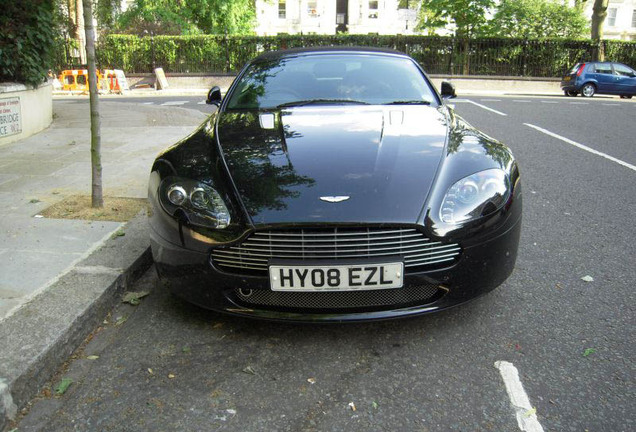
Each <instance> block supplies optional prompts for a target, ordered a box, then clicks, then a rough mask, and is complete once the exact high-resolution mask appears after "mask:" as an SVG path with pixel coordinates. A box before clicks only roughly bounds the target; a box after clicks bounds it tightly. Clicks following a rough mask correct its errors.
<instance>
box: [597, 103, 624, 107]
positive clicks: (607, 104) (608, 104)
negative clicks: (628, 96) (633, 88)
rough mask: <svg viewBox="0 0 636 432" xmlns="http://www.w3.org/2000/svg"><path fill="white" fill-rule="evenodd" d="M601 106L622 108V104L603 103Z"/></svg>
mask: <svg viewBox="0 0 636 432" xmlns="http://www.w3.org/2000/svg"><path fill="white" fill-rule="evenodd" d="M601 105H605V106H620V105H621V104H616V103H602V104H601Z"/></svg>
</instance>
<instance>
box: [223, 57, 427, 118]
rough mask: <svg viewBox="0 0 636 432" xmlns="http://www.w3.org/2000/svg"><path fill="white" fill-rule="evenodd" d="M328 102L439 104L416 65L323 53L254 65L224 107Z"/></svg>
mask: <svg viewBox="0 0 636 432" xmlns="http://www.w3.org/2000/svg"><path fill="white" fill-rule="evenodd" d="M312 104H326V105H344V104H348V105H350V104H373V105H380V104H422V105H429V104H430V105H434V106H436V105H438V102H437V97H436V96H435V94H434V92H433V90H432V89H431V87H430V85H429V83H428V81H427V80H426V78H425V77H424V75H423V74H422V73H421V72H420V70H419V69H418V67H417V66H416V65H415V63H414V62H413V61H411V60H410V59H407V58H402V57H391V56H382V55H369V54H366V55H365V54H319V55H310V56H298V57H285V58H280V59H276V60H267V61H259V62H257V63H254V64H252V65H251V66H250V67H249V69H248V70H247V71H246V72H245V73H244V74H243V76H242V77H241V79H240V81H239V82H238V83H237V85H236V86H235V87H234V89H233V91H232V93H231V95H230V96H229V101H228V104H227V106H226V109H273V108H282V107H290V106H301V105H312Z"/></svg>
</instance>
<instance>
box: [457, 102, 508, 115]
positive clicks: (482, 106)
mask: <svg viewBox="0 0 636 432" xmlns="http://www.w3.org/2000/svg"><path fill="white" fill-rule="evenodd" d="M466 102H468V103H471V104H473V105H477V106H478V107H479V108H483V109H485V110H486V111H490V112H494V113H495V114H499V115H500V116H507V115H508V114H506V113H502V112H501V111H497V110H494V109H492V108H488V107H487V106H486V105H482V104H480V103H477V102H474V101H471V100H467V101H466Z"/></svg>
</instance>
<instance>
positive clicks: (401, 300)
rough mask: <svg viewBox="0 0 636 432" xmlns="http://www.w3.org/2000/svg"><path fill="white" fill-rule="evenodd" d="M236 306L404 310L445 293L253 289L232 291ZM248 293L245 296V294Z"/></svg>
mask: <svg viewBox="0 0 636 432" xmlns="http://www.w3.org/2000/svg"><path fill="white" fill-rule="evenodd" d="M234 294H235V295H236V297H237V299H238V300H239V303H242V304H245V305H246V306H248V307H258V306H261V307H267V308H269V309H271V308H281V309H296V310H303V311H307V310H309V309H316V310H318V309H320V310H321V311H323V312H324V311H325V310H330V309H331V310H340V311H342V310H343V309H365V310H369V309H373V308H386V307H387V306H391V307H396V308H397V307H407V306H414V305H423V304H427V303H432V302H433V301H435V300H437V299H439V298H440V297H441V296H442V295H444V294H445V291H444V290H442V289H439V288H438V287H437V286H435V285H419V286H410V287H404V288H394V289H385V290H373V291H338V292H285V291H270V290H253V291H251V292H250V291H249V290H247V292H245V291H242V290H241V289H238V288H237V289H235V290H234ZM245 294H248V295H245Z"/></svg>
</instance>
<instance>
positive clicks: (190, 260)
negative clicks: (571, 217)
mask: <svg viewBox="0 0 636 432" xmlns="http://www.w3.org/2000/svg"><path fill="white" fill-rule="evenodd" d="M520 229H521V216H520V215H519V217H518V218H517V219H516V220H515V221H509V223H507V224H506V227H505V230H500V231H498V232H497V236H496V237H493V238H489V239H487V240H485V241H482V242H481V243H479V244H476V245H471V246H467V247H465V248H463V250H462V254H461V257H460V259H459V260H458V261H457V262H456V263H454V264H452V265H451V266H449V267H446V268H441V269H435V270H430V271H422V272H418V273H410V274H406V275H405V276H404V288H398V290H399V289H414V287H427V289H430V288H431V287H433V288H434V289H435V290H436V292H435V294H434V295H431V296H430V297H427V298H426V299H425V300H423V301H422V302H420V303H418V304H413V302H410V303H409V304H399V305H384V306H374V307H362V308H359V307H358V308H355V307H352V308H339V309H329V308H326V309H323V310H320V309H316V308H312V309H308V308H302V307H293V306H292V307H290V306H283V307H281V306H275V307H268V306H264V305H258V304H253V303H250V302H249V301H246V298H245V297H242V294H241V293H240V292H239V291H238V289H243V290H244V291H243V292H247V291H248V290H254V291H256V290H259V291H261V294H262V293H263V292H262V290H266V291H267V292H269V293H271V290H270V288H269V279H268V277H263V276H247V275H237V274H229V273H225V272H223V271H220V270H218V269H217V268H215V267H214V265H212V264H211V263H210V253H209V252H196V251H193V250H189V249H185V248H183V247H181V246H179V245H176V244H174V243H172V242H169V241H166V240H165V239H164V238H162V237H161V236H160V235H158V233H156V232H155V231H154V230H153V229H152V228H151V235H150V238H151V246H152V252H153V257H154V260H155V263H156V267H157V270H158V272H159V275H160V276H161V278H162V279H163V280H165V281H166V283H167V285H168V287H169V288H170V290H171V291H172V292H173V293H174V294H176V295H177V296H179V297H181V298H183V299H185V300H187V301H189V302H191V303H194V304H197V305H199V306H201V307H204V308H207V309H212V310H216V311H220V312H224V313H229V314H232V315H238V316H244V317H253V318H260V319H271V320H283V321H285V320H290V321H304V322H343V321H363V320H381V319H390V318H399V317H408V316H413V315H419V314H424V313H430V312H435V311H439V310H442V309H446V308H449V307H452V306H456V305H459V304H462V303H465V302H467V301H469V300H472V299H474V298H476V297H479V296H480V295H483V294H485V293H487V292H489V291H491V290H493V289H494V288H496V287H497V286H499V285H500V284H501V283H503V282H504V281H505V280H506V279H507V278H508V277H509V276H510V274H511V273H512V270H513V268H514V264H515V260H516V255H517V247H518V243H519V235H520ZM384 291H386V290H384ZM321 294H322V293H321Z"/></svg>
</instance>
